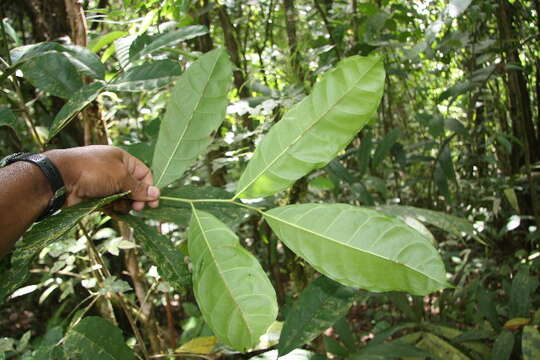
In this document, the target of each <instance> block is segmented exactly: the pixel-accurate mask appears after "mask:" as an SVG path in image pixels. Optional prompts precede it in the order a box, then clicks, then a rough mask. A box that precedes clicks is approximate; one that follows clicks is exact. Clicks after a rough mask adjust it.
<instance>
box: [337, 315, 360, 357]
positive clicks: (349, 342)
mask: <svg viewBox="0 0 540 360" xmlns="http://www.w3.org/2000/svg"><path fill="white" fill-rule="evenodd" d="M333 327H334V330H335V331H336V334H338V336H339V340H341V342H342V343H343V344H344V345H345V346H346V347H347V349H349V350H350V351H355V350H356V348H357V347H358V344H357V342H358V339H357V338H356V335H355V333H354V332H353V330H352V328H351V326H350V325H349V323H348V322H347V317H343V318H341V319H339V320H338V321H337V322H336V323H335V324H334V326H333Z"/></svg>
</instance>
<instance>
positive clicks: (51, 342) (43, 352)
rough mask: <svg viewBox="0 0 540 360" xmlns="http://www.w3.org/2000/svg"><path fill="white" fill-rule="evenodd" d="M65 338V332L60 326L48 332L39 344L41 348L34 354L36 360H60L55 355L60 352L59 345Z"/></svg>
mask: <svg viewBox="0 0 540 360" xmlns="http://www.w3.org/2000/svg"><path fill="white" fill-rule="evenodd" d="M63 337H64V331H63V329H62V328H61V327H60V326H55V327H53V328H50V329H49V330H47V333H46V334H45V335H44V336H43V338H42V340H41V341H40V343H39V347H38V348H37V349H36V351H35V352H34V358H33V359H35V360H50V359H55V360H56V359H58V357H57V356H56V357H55V353H56V352H57V351H60V350H61V348H60V346H58V343H59V342H60V340H62V338H63Z"/></svg>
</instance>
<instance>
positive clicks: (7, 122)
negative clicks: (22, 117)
mask: <svg viewBox="0 0 540 360" xmlns="http://www.w3.org/2000/svg"><path fill="white" fill-rule="evenodd" d="M16 124H17V119H16V118H15V115H14V114H13V111H11V110H10V109H8V108H0V127H2V126H9V127H10V128H12V129H14V130H15V129H16V128H17V125H16Z"/></svg>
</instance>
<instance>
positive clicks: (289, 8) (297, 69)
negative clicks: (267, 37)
mask: <svg viewBox="0 0 540 360" xmlns="http://www.w3.org/2000/svg"><path fill="white" fill-rule="evenodd" d="M283 10H284V11H285V27H286V29H287V39H288V41H289V56H290V58H291V61H290V63H291V67H292V70H293V73H294V75H295V77H296V78H297V79H296V80H297V81H298V82H300V83H303V82H304V71H303V69H302V66H301V64H300V54H299V53H298V40H297V38H296V10H295V7H294V0H283Z"/></svg>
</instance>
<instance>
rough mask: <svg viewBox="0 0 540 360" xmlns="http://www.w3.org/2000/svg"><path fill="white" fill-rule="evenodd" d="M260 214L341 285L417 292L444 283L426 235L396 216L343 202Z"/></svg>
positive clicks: (325, 273) (290, 207) (316, 266)
mask: <svg viewBox="0 0 540 360" xmlns="http://www.w3.org/2000/svg"><path fill="white" fill-rule="evenodd" d="M263 216H264V218H265V220H266V221H267V222H268V224H269V225H270V227H271V228H272V230H273V231H274V232H275V233H276V235H277V236H278V237H279V238H280V239H281V240H282V241H283V242H284V243H285V244H286V245H287V247H289V248H290V249H291V250H292V251H294V252H295V253H296V254H297V255H299V256H301V257H302V258H304V259H305V260H306V261H307V262H308V263H310V264H311V265H312V266H313V267H314V268H315V269H316V270H318V271H319V272H321V273H323V274H324V275H326V276H328V277H329V278H331V279H333V280H335V281H338V282H340V283H341V284H343V285H347V286H351V287H357V288H363V289H366V290H370V291H376V292H382V291H407V292H409V293H412V294H417V295H425V294H428V293H430V292H433V291H435V290H440V289H443V288H445V287H446V286H447V282H446V273H445V269H444V264H443V263H442V260H441V259H440V256H439V255H438V253H437V251H436V250H435V249H434V248H433V246H432V244H431V242H430V240H429V239H427V238H426V237H424V236H423V235H421V234H420V233H418V232H417V231H416V230H414V229H412V228H411V227H409V226H408V225H406V224H405V223H403V222H402V221H401V220H399V219H397V218H393V217H390V216H387V215H384V214H382V213H379V212H377V211H374V210H371V209H365V208H359V207H354V206H351V205H345V204H328V205H327V204H324V205H321V204H302V205H289V206H283V207H279V208H274V209H272V210H270V211H267V212H265V213H263ZM411 250H412V251H411Z"/></svg>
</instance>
